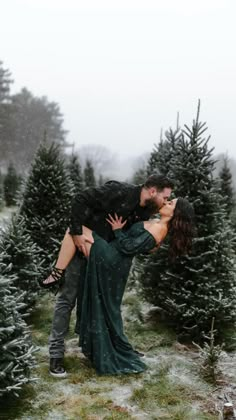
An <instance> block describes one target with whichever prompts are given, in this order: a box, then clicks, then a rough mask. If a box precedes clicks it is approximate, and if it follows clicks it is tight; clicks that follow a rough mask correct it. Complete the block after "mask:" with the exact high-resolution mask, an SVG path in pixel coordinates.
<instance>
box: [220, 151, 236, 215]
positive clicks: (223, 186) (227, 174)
mask: <svg viewBox="0 0 236 420" xmlns="http://www.w3.org/2000/svg"><path fill="white" fill-rule="evenodd" d="M219 179H220V192H221V195H222V197H224V199H225V205H226V210H227V214H228V216H230V214H231V213H232V210H233V208H234V204H235V203H234V191H233V185H232V174H231V171H230V168H229V162H228V158H227V157H225V158H224V162H223V166H222V168H221V170H220V173H219Z"/></svg>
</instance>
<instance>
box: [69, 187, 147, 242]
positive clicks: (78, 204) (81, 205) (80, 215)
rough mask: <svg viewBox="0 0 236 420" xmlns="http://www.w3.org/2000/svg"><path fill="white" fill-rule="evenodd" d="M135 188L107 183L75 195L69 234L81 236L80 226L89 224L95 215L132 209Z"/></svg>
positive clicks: (105, 215)
mask: <svg viewBox="0 0 236 420" xmlns="http://www.w3.org/2000/svg"><path fill="white" fill-rule="evenodd" d="M138 197H139V193H138V195H137V186H134V185H130V184H126V183H123V182H118V181H109V182H106V183H105V184H104V185H102V186H100V187H93V188H87V189H85V190H84V191H81V192H80V193H79V194H77V195H76V196H75V198H74V200H73V202H72V210H71V220H70V233H71V234H72V235H81V234H82V225H86V223H87V225H88V226H89V222H90V220H91V219H93V218H94V215H96V213H99V214H101V213H104V218H105V217H107V215H108V213H110V212H113V213H114V212H116V211H118V209H119V208H120V209H122V208H132V207H134V206H135V205H136V204H137V199H138Z"/></svg>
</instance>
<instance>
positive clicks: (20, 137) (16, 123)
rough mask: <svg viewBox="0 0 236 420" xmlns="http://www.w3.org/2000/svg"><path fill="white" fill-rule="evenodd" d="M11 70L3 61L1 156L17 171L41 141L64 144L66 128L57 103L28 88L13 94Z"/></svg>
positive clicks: (0, 74) (0, 75) (0, 68)
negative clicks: (37, 95)
mask: <svg viewBox="0 0 236 420" xmlns="http://www.w3.org/2000/svg"><path fill="white" fill-rule="evenodd" d="M13 82H14V81H13V79H12V76H11V72H10V71H9V70H8V69H6V68H5V67H4V64H3V62H2V61H0V159H1V165H2V166H4V165H5V166H6V165H7V164H8V163H9V162H10V161H11V162H12V163H13V164H14V165H15V167H16V168H17V169H18V170H22V169H23V168H25V167H28V166H29V164H30V163H31V161H32V159H33V156H34V154H35V151H36V150H37V148H38V146H39V143H40V142H41V141H42V139H43V138H45V141H46V142H47V143H48V144H51V143H52V142H55V143H56V144H58V145H60V146H63V147H65V146H66V145H67V143H66V133H67V132H66V130H65V129H64V128H63V116H62V113H61V111H60V107H59V105H58V104H57V103H56V102H50V101H49V100H48V98H47V97H46V96H43V97H41V98H39V97H36V96H34V95H33V94H32V92H30V91H29V90H28V89H27V88H26V87H24V88H23V89H22V90H21V91H20V92H18V93H15V94H12V93H11V88H12V85H13Z"/></svg>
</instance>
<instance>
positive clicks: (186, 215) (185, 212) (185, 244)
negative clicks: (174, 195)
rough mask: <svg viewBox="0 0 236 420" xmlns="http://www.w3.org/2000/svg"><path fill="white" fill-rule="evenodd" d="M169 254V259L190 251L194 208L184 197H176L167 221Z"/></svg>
mask: <svg viewBox="0 0 236 420" xmlns="http://www.w3.org/2000/svg"><path fill="white" fill-rule="evenodd" d="M168 230H169V235H170V245H169V256H170V259H171V260H175V259H176V257H179V256H181V255H185V254H187V253H189V252H190V250H191V247H192V239H193V236H194V231H195V229H194V210H193V207H192V205H191V204H190V203H189V201H188V200H186V199H185V198H178V200H177V202H176V206H175V210H174V214H173V217H172V219H171V220H170V221H169V226H168Z"/></svg>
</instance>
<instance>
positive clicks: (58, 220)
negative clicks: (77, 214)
mask: <svg viewBox="0 0 236 420" xmlns="http://www.w3.org/2000/svg"><path fill="white" fill-rule="evenodd" d="M71 189H72V185H71V181H70V179H69V175H68V172H67V169H66V165H65V163H64V160H63V158H62V157H61V154H60V152H59V149H58V147H57V146H56V145H54V144H53V145H51V146H46V145H45V144H41V145H40V147H39V149H38V152H37V154H36V157H35V160H34V162H33V163H32V167H31V172H30V175H29V178H28V180H27V182H26V187H25V191H24V193H23V202H22V206H21V210H20V214H21V215H23V216H24V218H25V222H26V228H27V231H28V232H29V233H30V236H31V238H32V240H33V242H34V243H35V244H36V245H37V246H38V247H39V248H40V249H41V256H42V258H43V259H44V260H45V261H44V267H45V268H46V267H47V268H48V265H49V264H52V262H53V260H54V259H55V257H56V254H57V252H58V249H59V244H60V242H61V240H62V238H63V236H64V233H65V231H66V228H67V226H68V223H69V217H70V208H71V195H72V193H71Z"/></svg>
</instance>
